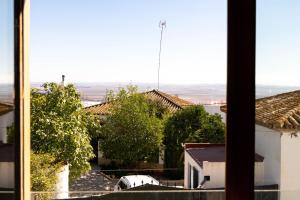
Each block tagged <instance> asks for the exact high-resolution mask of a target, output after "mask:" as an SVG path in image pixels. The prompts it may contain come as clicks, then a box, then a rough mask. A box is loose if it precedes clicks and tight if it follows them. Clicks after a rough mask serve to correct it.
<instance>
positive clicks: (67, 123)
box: [31, 83, 96, 180]
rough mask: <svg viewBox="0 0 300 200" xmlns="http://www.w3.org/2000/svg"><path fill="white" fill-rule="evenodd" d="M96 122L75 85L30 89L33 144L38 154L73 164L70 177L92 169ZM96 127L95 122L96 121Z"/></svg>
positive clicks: (49, 85)
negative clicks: (93, 135)
mask: <svg viewBox="0 0 300 200" xmlns="http://www.w3.org/2000/svg"><path fill="white" fill-rule="evenodd" d="M94 123H96V121H95V120H94V119H93V117H92V116H91V115H89V114H88V113H86V112H85V111H84V109H83V106H82V104H81V100H80V95H79V94H78V92H77V91H76V88H75V87H74V86H73V85H67V86H61V85H59V84H56V83H45V84H44V85H43V89H42V90H38V89H32V91H31V143H32V150H33V151H34V152H35V153H38V154H40V153H42V154H43V153H49V154H51V155H53V156H54V157H55V158H56V160H57V161H58V162H64V163H68V164H69V165H70V178H71V180H73V179H75V178H76V177H78V176H80V175H81V174H83V173H85V172H87V171H88V170H89V169H90V164H89V162H88V161H89V160H90V159H91V158H93V157H94V154H93V149H92V147H91V145H90V135H89V132H88V130H89V128H88V127H90V126H91V124H94ZM95 126H96V124H95Z"/></svg>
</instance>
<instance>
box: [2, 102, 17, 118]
mask: <svg viewBox="0 0 300 200" xmlns="http://www.w3.org/2000/svg"><path fill="white" fill-rule="evenodd" d="M13 110H14V105H13V104H8V103H4V102H0V115H4V114H6V113H8V112H10V111H13Z"/></svg>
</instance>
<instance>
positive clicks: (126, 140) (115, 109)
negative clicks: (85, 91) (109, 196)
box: [101, 86, 162, 164]
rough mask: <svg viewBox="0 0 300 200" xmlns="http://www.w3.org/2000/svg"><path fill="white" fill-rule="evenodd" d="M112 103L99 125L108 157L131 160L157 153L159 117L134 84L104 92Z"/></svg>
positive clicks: (104, 150) (102, 145) (159, 140)
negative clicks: (105, 117) (108, 113)
mask: <svg viewBox="0 0 300 200" xmlns="http://www.w3.org/2000/svg"><path fill="white" fill-rule="evenodd" d="M107 99H110V100H111V102H112V106H111V109H110V115H108V116H107V119H106V121H105V123H104V125H103V126H102V127H101V149H102V151H103V152H104V154H105V156H106V157H107V158H110V159H117V160H122V161H124V163H125V164H132V163H134V162H135V161H141V160H147V159H149V158H151V157H153V155H158V154H157V153H158V148H159V145H160V144H161V141H162V120H161V119H160V118H158V117H157V113H158V112H157V111H156V109H155V108H154V106H150V105H149V102H148V100H147V99H146V98H145V97H144V96H143V95H142V94H140V93H137V88H136V87H133V86H128V87H127V90H126V89H124V88H121V89H120V90H119V92H118V93H117V94H115V93H113V92H112V91H109V92H108V97H107Z"/></svg>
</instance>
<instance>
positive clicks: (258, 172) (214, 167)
mask: <svg viewBox="0 0 300 200" xmlns="http://www.w3.org/2000/svg"><path fill="white" fill-rule="evenodd" d="M184 156H185V157H184V188H187V189H188V183H189V179H190V177H189V176H188V175H189V174H188V165H189V164H190V165H191V167H195V168H196V169H197V170H198V171H199V183H201V182H202V181H203V179H204V176H210V181H207V182H205V188H206V189H209V188H224V187H225V162H207V161H204V162H203V167H202V168H201V167H200V166H199V164H198V163H197V162H195V160H194V159H193V158H192V157H191V156H190V155H189V154H188V153H187V152H186V151H185V153H184ZM191 177H193V174H192V173H191ZM263 184H264V162H256V163H255V185H263Z"/></svg>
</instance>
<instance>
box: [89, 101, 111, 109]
mask: <svg viewBox="0 0 300 200" xmlns="http://www.w3.org/2000/svg"><path fill="white" fill-rule="evenodd" d="M111 102H112V101H105V102H101V103H97V104H94V105H91V106H87V107H85V108H84V109H86V108H93V107H98V106H101V105H104V104H108V103H111Z"/></svg>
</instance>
